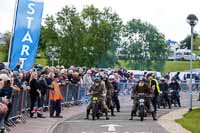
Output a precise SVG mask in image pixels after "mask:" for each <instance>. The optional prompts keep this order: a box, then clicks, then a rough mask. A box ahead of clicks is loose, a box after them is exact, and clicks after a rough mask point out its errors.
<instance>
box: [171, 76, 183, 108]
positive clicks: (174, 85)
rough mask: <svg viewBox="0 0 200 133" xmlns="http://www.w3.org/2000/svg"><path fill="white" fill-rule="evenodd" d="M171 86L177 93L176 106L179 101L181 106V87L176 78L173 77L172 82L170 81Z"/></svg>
mask: <svg viewBox="0 0 200 133" xmlns="http://www.w3.org/2000/svg"><path fill="white" fill-rule="evenodd" d="M169 88H170V89H172V90H173V91H174V93H175V103H174V106H175V107H176V103H178V106H179V107H181V102H180V94H179V92H180V91H181V87H180V84H179V83H178V82H177V80H176V79H175V78H172V82H171V83H170V85H169Z"/></svg>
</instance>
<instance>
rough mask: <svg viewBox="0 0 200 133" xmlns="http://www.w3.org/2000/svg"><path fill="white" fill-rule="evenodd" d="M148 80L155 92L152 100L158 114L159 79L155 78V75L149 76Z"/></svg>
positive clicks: (150, 74)
mask: <svg viewBox="0 0 200 133" xmlns="http://www.w3.org/2000/svg"><path fill="white" fill-rule="evenodd" d="M147 80H148V82H149V87H150V88H151V89H152V90H153V93H154V96H153V99H152V103H153V107H154V112H157V104H158V96H159V94H160V87H159V84H158V81H157V79H155V78H154V77H153V73H149V74H147Z"/></svg>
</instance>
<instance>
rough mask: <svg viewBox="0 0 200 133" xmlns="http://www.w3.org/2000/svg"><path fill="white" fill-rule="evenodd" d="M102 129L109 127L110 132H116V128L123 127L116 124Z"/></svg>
mask: <svg viewBox="0 0 200 133" xmlns="http://www.w3.org/2000/svg"><path fill="white" fill-rule="evenodd" d="M100 127H108V132H115V131H116V129H115V127H122V126H121V125H116V124H108V125H101V126H100Z"/></svg>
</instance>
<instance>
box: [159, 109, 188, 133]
mask: <svg viewBox="0 0 200 133" xmlns="http://www.w3.org/2000/svg"><path fill="white" fill-rule="evenodd" d="M187 112H188V108H182V109H178V110H174V111H172V112H170V113H168V114H166V115H164V116H161V117H160V119H159V120H158V123H159V124H160V125H161V126H162V127H163V128H165V129H166V130H167V131H168V132H169V133H191V132H190V131H188V130H187V129H185V128H183V127H182V126H181V125H180V124H178V123H176V122H175V120H176V119H181V118H183V115H184V114H186V113H187Z"/></svg>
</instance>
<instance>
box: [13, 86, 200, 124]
mask: <svg viewBox="0 0 200 133" xmlns="http://www.w3.org/2000/svg"><path fill="white" fill-rule="evenodd" d="M90 86H91V85H89V84H68V85H66V86H61V92H62V95H63V100H62V105H63V106H67V107H70V106H73V105H80V104H82V103H86V102H88V101H89V97H88V96H86V94H87V92H88V89H89V88H90ZM135 86H136V83H118V88H119V89H120V93H119V95H120V96H126V95H131V93H132V89H133V88H134V87H135ZM180 86H181V90H182V91H188V90H189V85H188V84H186V83H181V84H180ZM192 86H193V87H192V88H193V89H192V90H193V91H198V92H200V83H198V84H193V85H192ZM43 98H44V104H43V107H44V108H46V109H48V106H49V98H48V92H47V95H45V97H43ZM29 107H30V95H29V92H28V90H21V91H20V92H19V93H17V94H15V95H14V96H13V98H12V109H11V113H10V116H9V122H10V123H11V124H12V125H14V126H16V125H15V122H16V120H17V119H18V118H19V119H20V120H22V122H26V117H27V116H28V115H29Z"/></svg>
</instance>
